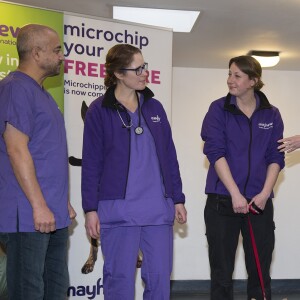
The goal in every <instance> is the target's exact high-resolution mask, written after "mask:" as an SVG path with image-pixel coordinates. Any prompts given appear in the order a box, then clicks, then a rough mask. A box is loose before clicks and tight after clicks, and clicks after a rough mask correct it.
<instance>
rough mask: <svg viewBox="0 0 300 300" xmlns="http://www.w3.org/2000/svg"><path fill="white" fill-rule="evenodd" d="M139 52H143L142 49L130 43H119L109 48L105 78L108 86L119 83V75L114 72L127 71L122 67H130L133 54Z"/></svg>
mask: <svg viewBox="0 0 300 300" xmlns="http://www.w3.org/2000/svg"><path fill="white" fill-rule="evenodd" d="M137 53H141V50H140V49H139V48H136V47H134V46H132V45H129V44H117V45H115V46H113V47H112V48H110V49H109V50H108V52H107V55H106V62H105V68H106V75H105V78H104V84H105V86H106V87H110V86H112V85H115V84H116V83H117V77H116V76H115V74H114V72H118V73H125V72H126V71H124V70H123V71H122V70H120V69H122V68H126V67H128V66H129V65H130V64H131V62H132V61H133V56H134V55H135V54H137Z"/></svg>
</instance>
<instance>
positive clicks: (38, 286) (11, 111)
mask: <svg viewBox="0 0 300 300" xmlns="http://www.w3.org/2000/svg"><path fill="white" fill-rule="evenodd" d="M17 50H18V55H19V67H18V69H17V70H16V71H15V72H11V73H10V74H9V75H8V76H7V77H6V78H4V79H3V80H2V81H0V107H1V110H0V166H1V168H0V241H1V242H2V243H4V245H5V247H6V253H7V285H8V293H9V299H13V300H30V299H44V300H46V299H48V300H54V299H55V300H63V299H66V293H67V288H68V283H69V275H68V268H67V248H68V226H69V225H70V223H71V219H73V218H75V216H76V213H75V211H74V209H73V208H72V206H71V205H70V202H69V201H68V155H67V143H66V132H65V125H64V119H63V116H62V114H61V112H60V111H59V108H58V106H57V104H56V103H55V101H54V99H53V98H52V97H51V95H50V94H49V93H48V92H47V91H46V90H44V88H43V82H44V80H45V79H46V78H47V77H50V76H55V75H58V74H59V72H60V67H61V64H62V63H63V60H64V56H63V53H62V50H61V44H60V40H59V37H58V35H57V33H56V32H55V31H54V30H53V29H51V28H49V27H46V26H42V25H37V24H29V25H26V26H24V27H22V28H21V29H20V31H19V33H18V37H17Z"/></svg>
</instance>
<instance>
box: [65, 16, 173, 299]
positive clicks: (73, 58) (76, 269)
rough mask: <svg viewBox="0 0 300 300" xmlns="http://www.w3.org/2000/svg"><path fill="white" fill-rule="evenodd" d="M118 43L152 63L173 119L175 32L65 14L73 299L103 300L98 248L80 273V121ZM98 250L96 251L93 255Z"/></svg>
mask: <svg viewBox="0 0 300 300" xmlns="http://www.w3.org/2000/svg"><path fill="white" fill-rule="evenodd" d="M118 43H127V44H132V45H134V46H136V47H138V48H140V49H141V51H142V53H143V56H144V59H145V62H148V64H149V77H148V82H149V83H148V87H149V88H150V89H151V90H152V91H153V92H154V94H155V98H156V99H158V100H160V101H161V102H162V104H163V105H164V108H165V110H166V112H167V114H168V116H169V118H170V117H171V81H172V31H170V30H164V29H160V28H153V27H144V26H137V25H133V24H129V23H120V22H113V21H110V20H103V19H93V18H90V17H86V16H74V15H69V14H65V16H64V54H65V78H64V95H65V97H64V101H65V102H64V103H65V104H64V105H65V106H64V107H65V122H66V128H67V139H68V147H69V156H70V164H71V165H70V188H71V190H70V199H71V202H72V205H73V206H74V208H75V209H76V211H77V214H78V216H77V220H76V222H75V224H74V225H73V227H72V228H71V230H70V231H71V232H70V233H71V236H70V248H69V272H70V287H69V290H68V296H69V299H104V298H103V286H102V284H103V282H102V280H103V279H102V278H103V276H102V267H103V259H102V254H101V249H100V248H99V251H98V259H97V261H96V263H95V267H94V270H93V271H92V272H90V273H88V274H83V273H82V272H81V269H82V267H83V266H84V265H85V262H86V260H87V259H88V257H89V254H90V248H91V244H90V241H89V239H88V237H87V235H86V233H85V228H84V215H83V212H82V208H81V192H80V184H81V168H80V163H81V151H82V134H83V119H82V118H83V117H84V112H85V110H86V108H87V106H89V105H90V103H91V102H92V101H93V100H94V99H96V98H97V97H99V96H100V95H103V94H104V93H105V87H104V84H103V82H104V75H105V67H104V63H105V56H106V53H107V51H108V50H109V49H110V48H111V47H112V46H113V45H115V44H118ZM97 250H98V249H97V247H96V248H94V251H96V252H95V253H97ZM95 253H94V254H95ZM92 261H93V260H92ZM142 291H143V286H142V282H141V279H140V270H139V269H138V270H137V284H136V299H142Z"/></svg>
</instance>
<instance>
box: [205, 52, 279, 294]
mask: <svg viewBox="0 0 300 300" xmlns="http://www.w3.org/2000/svg"><path fill="white" fill-rule="evenodd" d="M261 74H262V69H261V66H260V64H259V63H258V62H257V61H256V60H255V59H254V58H252V57H251V56H239V57H235V58H232V59H231V60H230V62H229V74H228V79H227V85H228V88H229V93H228V95H227V96H226V97H223V98H221V99H219V100H216V101H214V102H213V103H212V104H211V105H210V108H209V110H208V112H207V114H206V116H205V119H204V121H203V125H202V131H201V137H202V139H203V140H204V141H205V144H204V153H205V154H206V156H207V158H208V160H209V162H210V166H209V170H208V175H207V181H206V188H205V192H206V194H207V195H208V197H207V202H206V206H205V212H204V217H205V224H206V235H207V241H208V245H209V261H210V268H211V300H231V299H233V284H232V274H233V270H234V262H235V253H236V248H237V245H238V240H239V234H240V232H241V233H242V236H243V247H244V251H245V263H246V268H247V272H248V285H247V294H248V298H247V299H249V300H250V299H252V298H254V299H257V300H260V299H263V296H262V288H261V284H260V280H259V277H258V272H257V267H256V263H255V258H254V254H253V249H252V244H251V239H250V233H249V227H248V223H247V222H248V214H249V211H252V212H253V213H250V214H249V217H250V220H251V224H252V227H253V231H254V235H255V239H256V244H257V249H258V253H259V258H260V264H261V269H262V277H263V282H264V287H265V291H266V298H267V299H268V300H270V299H271V277H270V265H271V261H272V252H273V249H274V242H275V237H274V230H275V225H274V221H273V204H272V197H273V187H274V185H275V183H276V180H277V177H278V174H279V172H280V170H281V169H282V168H283V167H284V155H283V153H281V152H280V151H278V149H277V147H278V144H277V141H278V140H280V139H281V138H282V135H283V122H282V119H281V116H280V113H279V111H278V109H277V108H276V107H274V106H272V105H271V104H270V103H269V101H268V99H267V97H266V96H265V95H264V94H263V93H262V92H261V91H260V89H261V88H262V86H263V82H262V81H261Z"/></svg>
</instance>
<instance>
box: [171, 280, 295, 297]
mask: <svg viewBox="0 0 300 300" xmlns="http://www.w3.org/2000/svg"><path fill="white" fill-rule="evenodd" d="M233 284H234V292H235V293H245V291H246V285H247V281H246V280H234V281H233ZM209 289H210V280H171V291H172V293H199V294H206V293H207V294H208V293H209ZM272 292H274V293H275V294H285V293H289V294H292V293H300V279H272Z"/></svg>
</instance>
